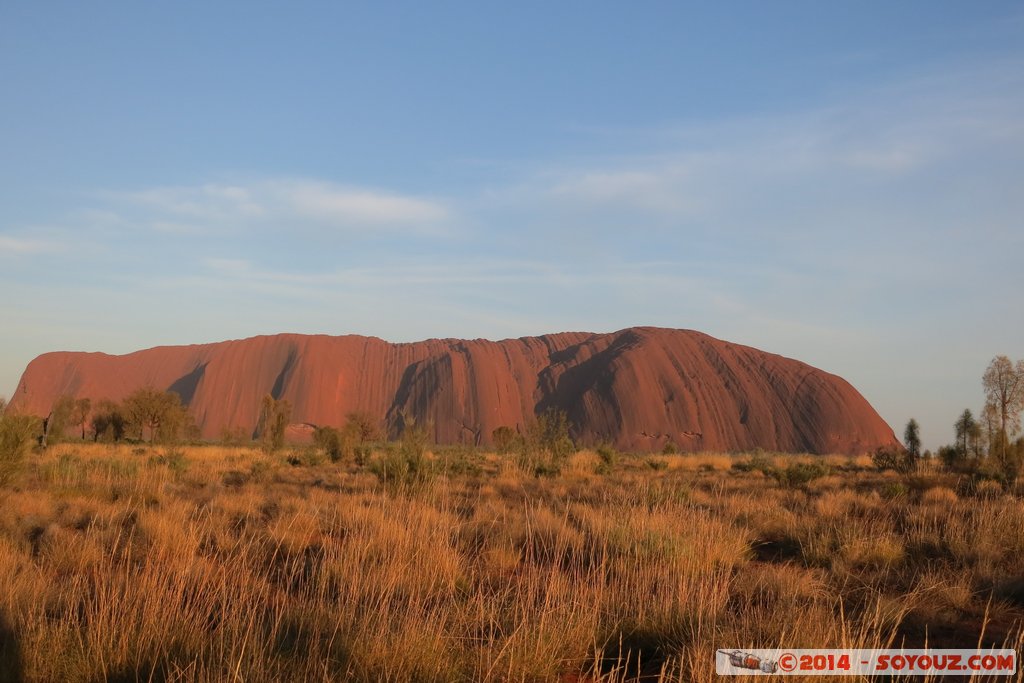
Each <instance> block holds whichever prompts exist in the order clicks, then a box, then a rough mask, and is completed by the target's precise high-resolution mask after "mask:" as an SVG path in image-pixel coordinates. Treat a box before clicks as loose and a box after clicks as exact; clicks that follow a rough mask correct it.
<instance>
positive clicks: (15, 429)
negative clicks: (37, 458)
mask: <svg viewBox="0 0 1024 683" xmlns="http://www.w3.org/2000/svg"><path fill="white" fill-rule="evenodd" d="M4 408H5V406H4V405H2V404H0V486H6V485H7V484H9V483H10V482H11V481H12V480H13V479H14V478H15V477H16V476H17V475H18V473H19V472H20V471H21V468H22V466H23V465H24V462H25V456H26V455H28V452H29V450H30V449H31V448H32V440H33V438H34V437H35V436H36V434H37V433H38V431H39V420H38V419H37V418H34V417H29V416H27V415H8V414H7V413H5V412H4Z"/></svg>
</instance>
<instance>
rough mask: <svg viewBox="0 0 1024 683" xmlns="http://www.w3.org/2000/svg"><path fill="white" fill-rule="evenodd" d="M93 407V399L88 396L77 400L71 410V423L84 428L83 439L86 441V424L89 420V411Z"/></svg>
mask: <svg viewBox="0 0 1024 683" xmlns="http://www.w3.org/2000/svg"><path fill="white" fill-rule="evenodd" d="M91 409H92V401H90V400H89V399H87V398H79V399H76V400H75V405H74V408H73V409H72V410H71V420H70V422H71V424H73V425H76V426H78V427H80V428H81V430H82V441H85V425H86V423H87V422H88V421H89V411H90V410H91Z"/></svg>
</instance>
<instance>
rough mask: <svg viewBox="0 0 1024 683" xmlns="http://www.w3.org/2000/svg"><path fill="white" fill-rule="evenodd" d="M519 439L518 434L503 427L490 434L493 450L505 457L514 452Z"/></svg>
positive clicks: (509, 428)
mask: <svg viewBox="0 0 1024 683" xmlns="http://www.w3.org/2000/svg"><path fill="white" fill-rule="evenodd" d="M519 439H520V437H519V434H517V433H516V432H515V430H514V429H512V428H511V427H506V426H504V425H503V426H501V427H498V428H496V429H495V430H494V431H493V432H491V441H493V442H494V449H495V450H496V451H497V452H498V453H500V454H501V455H507V454H509V453H511V452H512V451H513V450H515V448H516V446H517V443H518V441H519Z"/></svg>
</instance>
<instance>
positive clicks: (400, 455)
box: [371, 417, 437, 493]
mask: <svg viewBox="0 0 1024 683" xmlns="http://www.w3.org/2000/svg"><path fill="white" fill-rule="evenodd" d="M404 422H405V428H404V429H403V430H402V441H401V443H400V444H399V446H398V449H397V450H388V451H386V452H385V453H384V455H383V456H381V457H380V458H379V459H378V460H376V461H374V462H373V464H372V466H371V470H372V472H373V473H374V474H375V475H377V479H378V480H380V482H381V483H382V484H384V486H385V487H387V489H388V490H389V491H391V492H392V493H399V492H405V493H411V492H414V491H416V490H419V489H421V488H423V487H424V486H425V485H426V484H427V483H428V482H429V481H431V480H432V479H433V478H434V477H435V476H436V474H437V471H436V468H435V467H434V463H432V462H431V461H430V460H429V459H428V458H427V454H426V451H427V442H428V440H429V436H428V434H429V430H428V428H427V427H426V426H425V425H418V424H416V422H415V420H413V419H412V418H411V417H405V418H404Z"/></svg>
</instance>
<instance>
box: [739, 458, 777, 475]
mask: <svg viewBox="0 0 1024 683" xmlns="http://www.w3.org/2000/svg"><path fill="white" fill-rule="evenodd" d="M732 469H734V470H737V471H739V472H763V473H764V474H771V473H772V472H773V471H774V470H775V465H773V464H772V461H771V460H769V459H768V457H767V456H765V455H761V454H760V453H758V454H755V455H754V456H752V457H751V458H750V459H749V460H737V461H736V462H734V463H733V464H732Z"/></svg>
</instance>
